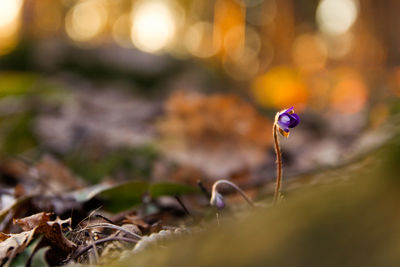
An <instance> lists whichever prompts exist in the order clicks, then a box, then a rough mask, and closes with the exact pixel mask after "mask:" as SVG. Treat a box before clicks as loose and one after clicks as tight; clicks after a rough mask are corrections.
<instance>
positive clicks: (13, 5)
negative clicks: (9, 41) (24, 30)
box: [0, 0, 22, 28]
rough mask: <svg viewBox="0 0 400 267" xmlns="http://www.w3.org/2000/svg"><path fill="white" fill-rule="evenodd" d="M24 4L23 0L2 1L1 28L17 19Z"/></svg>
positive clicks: (0, 10) (0, 4) (0, 3)
mask: <svg viewBox="0 0 400 267" xmlns="http://www.w3.org/2000/svg"><path fill="white" fill-rule="evenodd" d="M21 6H22V0H1V1H0V28H3V27H5V26H7V25H9V24H11V23H13V21H14V20H15V18H16V17H17V16H18V14H19V11H20V9H21Z"/></svg>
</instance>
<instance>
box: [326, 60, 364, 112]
mask: <svg viewBox="0 0 400 267" xmlns="http://www.w3.org/2000/svg"><path fill="white" fill-rule="evenodd" d="M337 77H338V81H337V82H336V84H335V86H334V87H333V91H332V94H331V103H332V107H333V108H334V109H335V110H336V111H339V112H341V113H344V114H353V113H356V112H359V111H361V110H362V109H363V108H364V107H365V104H366V103H367V99H368V88H367V86H366V84H365V82H364V80H363V78H362V77H361V75H360V74H358V73H357V72H356V71H354V70H352V69H347V68H344V69H340V70H338V73H337Z"/></svg>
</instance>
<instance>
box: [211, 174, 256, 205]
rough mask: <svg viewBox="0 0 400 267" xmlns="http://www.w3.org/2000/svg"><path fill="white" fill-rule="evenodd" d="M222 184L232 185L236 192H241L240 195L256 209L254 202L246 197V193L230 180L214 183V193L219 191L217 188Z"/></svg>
mask: <svg viewBox="0 0 400 267" xmlns="http://www.w3.org/2000/svg"><path fill="white" fill-rule="evenodd" d="M220 184H227V185H230V186H231V187H233V188H234V189H235V190H236V191H238V192H239V194H240V195H241V196H242V197H243V198H244V199H245V200H246V201H247V203H249V205H250V206H252V207H254V203H253V201H251V199H250V198H249V197H248V196H247V195H246V193H245V192H244V191H243V190H242V189H240V187H239V186H237V185H235V184H234V183H232V182H230V181H228V180H218V181H216V182H215V183H214V185H213V187H212V191H213V192H214V191H217V186H218V185H220Z"/></svg>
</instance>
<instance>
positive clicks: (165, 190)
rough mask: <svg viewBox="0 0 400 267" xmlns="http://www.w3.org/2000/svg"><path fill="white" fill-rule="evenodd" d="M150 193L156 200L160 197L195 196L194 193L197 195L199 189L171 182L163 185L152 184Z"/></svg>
mask: <svg viewBox="0 0 400 267" xmlns="http://www.w3.org/2000/svg"><path fill="white" fill-rule="evenodd" d="M149 192H150V195H151V196H152V197H153V198H156V197H160V196H174V195H183V194H193V193H197V192H198V189H197V188H196V187H193V186H190V185H185V184H179V183H171V182H163V183H155V184H151V185H150V188H149Z"/></svg>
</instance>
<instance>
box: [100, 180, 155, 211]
mask: <svg viewBox="0 0 400 267" xmlns="http://www.w3.org/2000/svg"><path fill="white" fill-rule="evenodd" d="M147 189H148V183H146V182H142V181H133V182H128V183H122V184H118V185H116V186H113V187H110V188H108V189H106V190H104V191H102V192H100V193H99V194H98V195H97V196H98V197H99V198H101V199H102V200H103V201H104V206H103V207H104V209H106V210H108V211H111V212H120V211H123V210H126V209H129V208H131V207H133V206H136V205H138V204H140V203H141V202H142V196H143V194H144V193H146V192H147Z"/></svg>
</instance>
